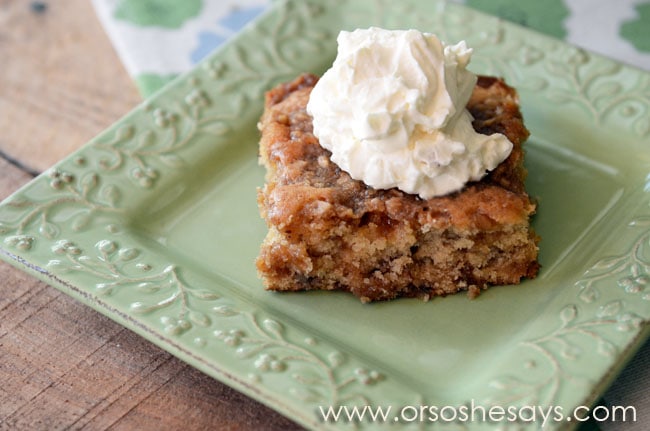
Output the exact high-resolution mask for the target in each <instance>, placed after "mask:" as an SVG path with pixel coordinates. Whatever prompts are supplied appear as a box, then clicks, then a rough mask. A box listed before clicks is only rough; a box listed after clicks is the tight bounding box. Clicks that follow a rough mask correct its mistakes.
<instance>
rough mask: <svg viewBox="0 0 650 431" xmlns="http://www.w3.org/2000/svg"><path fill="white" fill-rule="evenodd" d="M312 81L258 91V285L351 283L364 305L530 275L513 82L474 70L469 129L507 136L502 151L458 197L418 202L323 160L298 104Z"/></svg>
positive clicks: (531, 207)
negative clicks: (508, 146) (261, 97)
mask: <svg viewBox="0 0 650 431" xmlns="http://www.w3.org/2000/svg"><path fill="white" fill-rule="evenodd" d="M317 80H318V78H317V77H316V76H313V75H307V74H305V75H302V76H300V77H298V78H297V79H295V80H294V81H292V82H289V83H285V84H281V85H279V86H277V87H275V88H274V89H272V90H271V91H269V92H268V93H267V94H266V102H265V111H264V114H263V116H262V118H261V121H260V124H259V128H260V130H261V133H262V137H261V141H260V161H261V163H262V164H263V165H264V166H265V167H266V169H267V174H266V184H265V185H264V187H263V188H262V189H260V190H259V193H258V204H259V207H260V211H261V214H262V217H263V218H264V219H265V220H266V223H267V224H268V227H269V232H268V234H267V236H266V238H265V240H264V242H263V244H262V247H261V252H260V255H259V257H258V259H257V262H256V263H257V269H258V271H259V274H260V275H261V276H262V279H263V280H264V284H265V287H266V288H267V289H269V290H278V291H295V290H311V289H326V290H348V291H350V292H352V293H353V294H354V295H356V296H357V297H359V298H360V299H361V301H363V302H369V301H375V300H387V299H393V298H396V297H400V296H408V297H414V296H415V297H420V298H423V299H428V298H429V297H431V296H436V295H447V294H450V293H455V292H458V291H461V290H466V291H468V294H469V295H470V296H471V297H474V296H476V295H477V294H478V293H479V292H480V290H481V289H485V288H487V287H488V286H489V285H495V284H517V283H519V282H520V280H521V279H522V278H523V277H528V278H533V277H535V276H536V274H537V270H538V268H539V265H538V263H537V242H538V237H537V236H536V235H535V233H534V232H533V230H532V229H531V227H530V224H529V218H530V216H531V215H532V214H533V213H534V212H535V203H534V202H533V201H532V200H531V198H530V197H529V196H528V195H527V193H526V191H525V189H524V179H525V177H526V170H525V168H524V166H523V161H524V152H523V149H522V144H523V143H524V141H525V140H526V138H527V137H528V131H527V129H526V128H525V126H524V124H523V121H522V116H521V113H520V111H519V105H518V98H517V94H516V91H515V90H514V89H513V88H511V87H509V86H508V85H506V84H505V82H504V81H503V80H501V79H498V78H492V77H486V76H481V77H479V79H478V83H477V85H476V88H475V89H474V92H473V94H472V97H471V98H470V100H469V103H468V106H467V107H468V109H469V111H470V112H471V114H472V116H473V117H474V122H473V126H474V128H475V130H476V131H478V132H479V133H483V134H491V133H495V132H498V133H502V134H504V135H505V136H507V137H508V139H509V140H510V141H511V142H512V143H513V149H512V152H511V153H510V155H509V156H508V158H507V159H506V160H505V161H504V162H502V163H501V164H500V165H499V166H498V167H497V168H496V169H494V170H493V171H492V172H490V173H489V174H488V175H487V176H485V177H484V178H483V179H482V180H481V181H477V182H474V183H469V184H467V185H466V186H465V187H464V188H463V189H462V190H461V191H459V192H456V193H453V194H450V195H447V196H442V197H434V198H431V199H428V200H423V199H421V198H419V197H418V196H416V195H413V194H408V193H404V192H402V191H400V190H398V189H389V190H377V189H374V188H371V187H369V186H366V185H365V184H364V183H363V182H361V181H358V180H354V179H352V178H351V177H350V176H349V175H348V174H347V173H346V172H344V171H342V170H341V169H340V168H338V166H336V165H335V164H334V163H332V162H331V160H330V153H329V151H327V150H326V149H324V148H323V147H322V146H321V145H320V144H319V142H318V139H317V138H316V137H315V136H314V135H313V133H312V119H311V117H310V116H309V114H307V112H306V110H305V107H306V105H307V101H308V100H309V95H310V92H311V90H312V88H313V86H314V85H315V84H316V82H317Z"/></svg>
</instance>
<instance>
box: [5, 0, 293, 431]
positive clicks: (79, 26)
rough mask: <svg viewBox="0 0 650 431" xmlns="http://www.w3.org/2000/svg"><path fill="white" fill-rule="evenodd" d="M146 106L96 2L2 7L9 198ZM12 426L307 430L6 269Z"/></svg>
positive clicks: (22, 1)
mask: <svg viewBox="0 0 650 431" xmlns="http://www.w3.org/2000/svg"><path fill="white" fill-rule="evenodd" d="M140 100H141V98H140V96H139V94H138V92H137V90H136V88H135V86H134V84H133V82H132V80H131V78H130V77H129V76H128V75H127V73H126V71H125V70H124V69H123V68H122V64H121V62H120V60H119V59H118V58H117V56H116V54H115V52H114V51H113V48H112V46H111V44H110V42H109V40H108V39H107V37H106V35H105V33H104V31H103V28H102V27H101V26H100V23H99V22H98V20H97V18H96V16H95V13H94V10H93V9H92V6H91V4H90V2H89V1H88V0H67V1H65V2H45V1H40V2H36V1H29V0H0V200H1V199H3V198H5V197H7V196H8V195H9V194H10V193H12V192H13V191H15V190H16V189H17V188H18V187H20V186H21V185H23V184H25V183H27V182H28V181H30V180H31V179H32V178H33V177H34V176H35V175H37V174H38V173H40V172H42V171H43V170H45V169H47V168H48V167H50V166H51V165H52V164H54V163H55V162H57V161H58V160H60V159H61V158H63V157H64V156H65V155H67V154H68V153H70V152H71V151H72V150H74V149H76V148H78V147H80V146H81V145H83V144H84V143H85V142H86V141H88V140H89V139H90V138H92V137H93V136H94V135H96V134H97V133H99V132H100V131H102V130H103V129H104V128H106V127H107V126H109V125H110V124H111V123H113V122H114V121H115V120H117V119H118V118H119V117H121V116H122V115H124V114H125V113H126V112H128V111H129V110H131V108H133V107H134V106H135V105H136V104H137V103H138V102H139V101H140ZM0 429H1V430H4V429H10V430H59V429H66V430H67V429H89V430H103V429H124V430H179V429H183V430H206V429H228V430H249V429H250V430H261V429H263V430H273V429H283V430H291V429H299V427H298V426H297V425H296V424H294V423H293V422H291V421H290V420H288V419H286V418H284V417H283V416H281V415H279V414H278V413H275V412H274V411H272V410H270V409H269V408H267V407H265V406H263V405H261V404H259V403H257V402H256V401H253V400H251V399H250V398H248V397H246V396H245V395H242V394H241V393H239V392H237V391H235V390H233V389H231V388H229V387H227V386H225V385H223V384H221V383H220V382H218V381H216V380H214V379H212V378H211V377H208V376H206V375H204V374H202V373H201V372H199V371H197V370H195V369H194V368H192V367H190V366H188V365H186V364H185V363H183V362H181V361H179V360H178V359H176V358H174V357H173V356H171V355H170V354H168V353H166V352H165V351H163V350H161V349H159V348H158V347H156V346H154V345H152V344H151V343H149V342H148V341H145V340H144V339H142V338H140V337H139V336H137V335H135V334H134V333H132V332H130V331H129V330H126V329H124V328H122V327H121V326H119V325H117V324H116V323H114V322H113V321H111V320H109V319H108V318H106V317H104V316H102V315H101V314H99V313H97V312H95V311H94V310H92V309H90V308H89V307H86V306H85V305H82V304H81V303H79V302H77V301H75V300H73V299H71V298H69V297H68V296H66V295H65V294H63V293H61V292H59V291H58V290H56V289H54V288H53V287H50V286H48V285H46V284H45V283H42V282H40V281H37V280H36V279H34V278H32V277H30V276H28V275H25V274H24V273H22V272H21V271H19V270H17V269H14V268H13V267H11V266H9V265H7V264H5V263H2V262H0Z"/></svg>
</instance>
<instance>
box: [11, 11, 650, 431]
mask: <svg viewBox="0 0 650 431" xmlns="http://www.w3.org/2000/svg"><path fill="white" fill-rule="evenodd" d="M371 25H376V26H381V27H387V28H407V27H412V28H418V29H420V30H423V31H430V32H434V33H437V34H438V35H440V36H441V37H442V38H443V39H444V40H447V41H450V42H455V41H458V40H461V39H465V40H467V41H468V43H469V45H470V46H472V47H474V48H475V56H474V59H473V61H472V65H471V67H472V69H473V70H474V71H476V72H479V73H489V74H498V75H502V76H505V77H506V79H507V81H508V82H509V83H511V84H512V85H514V86H516V87H517V88H518V90H519V92H520V95H521V103H522V105H523V109H524V115H525V118H526V123H527V125H528V127H529V128H530V130H531V132H532V136H531V139H530V141H529V143H528V144H527V148H528V154H527V166H528V168H529V172H530V174H529V180H528V189H529V191H530V192H531V194H532V195H534V196H536V197H538V198H539V212H538V214H537V216H536V218H535V220H534V225H535V228H536V230H537V231H538V232H539V234H540V235H541V236H542V242H541V254H540V260H541V263H542V265H543V268H542V270H541V272H540V274H539V277H538V278H537V279H535V280H529V281H526V282H524V283H523V284H521V285H520V286H501V287H495V288H493V289H491V290H488V291H487V292H485V293H484V294H482V295H481V296H480V297H479V298H478V299H476V300H473V301H471V300H469V299H467V298H466V297H465V295H455V296H450V297H446V298H439V299H434V300H432V301H430V302H426V303H425V302H420V301H418V300H410V299H406V300H399V301H393V302H388V303H378V304H371V305H363V304H361V303H360V302H359V301H358V300H357V299H355V298H353V297H352V296H351V295H348V294H344V293H323V292H312V293H298V294H274V293H270V292H266V291H264V290H263V288H262V285H261V282H260V281H259V280H258V278H257V276H256V271H255V267H254V259H255V257H256V255H257V252H258V247H259V244H260V242H261V241H262V238H263V237H264V234H265V231H266V228H265V225H264V223H263V222H262V220H261V219H260V217H259V215H258V210H257V206H256V187H259V186H260V185H262V183H263V176H264V172H263V169H262V168H261V167H259V166H258V164H257V140H258V132H257V130H256V123H257V120H258V118H259V115H260V113H261V110H262V104H263V93H264V91H265V90H267V89H269V88H270V87H271V86H272V85H273V84H275V83H277V82H280V81H283V80H289V79H292V78H293V77H295V76H296V75H297V74H298V73H300V72H315V73H322V72H323V71H324V70H325V69H326V68H327V67H328V66H329V65H330V64H331V62H332V60H333V58H334V55H335V52H336V43H335V37H336V35H337V34H338V31H339V30H340V29H353V28H357V27H367V26H371ZM649 136H650V75H649V74H648V73H645V72H642V71H640V70H636V69H633V68H630V67H626V66H623V65H621V64H618V63H615V62H612V61H609V60H607V59H603V58H600V57H597V56H595V55H592V54H590V53H587V52H585V51H583V50H580V49H577V48H575V47H572V46H569V45H566V44H564V43H562V42H559V41H557V40H554V39H550V38H547V37H544V36H541V35H539V34H536V33H532V32H530V31H528V30H526V29H523V28H520V27H517V26H514V25H511V24H508V23H505V22H502V21H499V20H498V19H496V18H493V17H488V16H485V15H482V14H480V13H477V12H475V11H472V10H470V9H466V8H464V7H462V6H458V5H452V4H449V5H445V3H444V2H436V1H430V2H426V4H425V2H419V1H415V0H412V1H401V2H394V1H382V0H376V1H372V0H364V1H331V2H330V1H324V0H323V1H317V0H310V1H288V2H286V1H279V2H276V3H275V4H274V6H273V7H272V9H271V10H270V11H269V12H268V13H267V14H265V15H264V16H263V17H262V18H261V19H259V20H258V21H256V22H255V23H254V24H252V25H251V26H249V27H247V28H246V29H245V30H244V31H243V32H241V34H239V35H238V36H237V37H236V38H235V39H234V40H232V42H231V43H228V44H227V45H225V46H223V47H222V48H221V49H220V50H219V51H217V52H215V53H214V54H213V55H212V56H211V57H210V58H208V59H206V60H205V61H204V62H203V63H201V64H200V65H199V66H198V67H197V68H196V69H195V70H193V71H192V72H190V73H189V74H186V75H184V76H182V77H181V78H180V79H178V80H176V81H174V82H173V83H172V84H171V85H169V86H167V87H166V88H165V89H163V90H162V91H161V92H159V93H158V94H156V95H155V96H154V97H152V98H151V99H149V100H148V101H146V102H145V103H144V104H142V105H141V106H139V107H138V108H136V109H135V110H134V111H133V112H131V113H130V114H128V115H127V116H126V117H124V118H123V119H122V120H120V121H118V122H117V123H116V124H115V125H114V126H112V127H110V128H109V129H108V130H106V131H105V132H104V133H102V134H101V135H100V136H98V137H97V138H95V139H93V140H92V141H91V142H89V143H88V144H87V145H85V146H84V147H83V148H82V149H81V150H79V151H78V152H76V153H75V154H72V155H71V156H70V157H68V158H67V159H65V160H63V161H61V162H60V163H58V164H57V165H56V166H54V167H53V168H52V169H50V170H49V171H47V172H45V173H44V174H43V175H41V176H39V177H38V178H36V179H35V180H34V181H32V182H31V183H30V184H28V185H27V186H26V187H24V188H23V189H21V190H20V191H18V192H17V193H16V194H14V195H13V196H11V197H10V198H8V199H7V200H6V201H4V202H3V203H2V204H1V206H0V257H2V258H3V259H6V260H7V261H8V262H10V263H12V264H14V265H16V266H17V267H19V268H22V269H24V270H25V271H28V272H30V273H31V274H33V275H35V276H37V277H39V278H41V279H42V280H45V281H46V282H48V283H50V284H52V285H53V286H56V287H57V288H60V289H61V290H63V291H64V292H66V293H68V294H70V295H72V296H73V297H75V298H77V299H79V300H80V301H83V302H84V303H86V304H88V305H90V306H91V307H93V308H95V309H97V310H98V311H99V312H101V313H103V314H106V315H107V316H109V317H111V318H113V319H114V320H116V321H117V322H119V323H121V324H122V325H124V326H125V327H127V328H130V329H132V330H133V331H135V332H137V333H138V334H140V335H142V336H143V337H145V338H147V339H149V340H151V341H152V342H153V343H155V344H157V345H159V346H161V347H162V348H164V349H166V350H168V351H169V352H171V353H173V354H174V355H176V356H178V357H179V358H181V359H183V360H185V361H187V362H188V363H190V364H192V365H193V366H195V367H197V368H198V369H200V370H202V371H204V372H205V373H206V374H208V375H210V376H213V377H215V378H217V379H219V380H221V381H224V382H226V383H228V384H229V385H232V386H233V387H235V388H237V389H239V390H241V391H242V392H244V393H246V394H248V395H250V396H252V397H254V398H256V399H258V400H260V401H262V402H264V403H266V404H268V405H269V406H271V407H273V408H275V409H277V410H278V411H280V412H282V413H284V414H286V415H287V416H289V417H291V418H292V419H294V420H296V421H297V422H299V423H301V424H303V425H305V426H307V427H310V428H315V429H319V428H338V427H347V426H350V425H354V426H357V427H359V428H364V427H369V428H373V429H374V428H376V427H377V426H379V424H378V423H372V422H370V421H362V422H360V423H357V424H350V423H349V422H347V423H343V422H341V423H339V424H334V423H331V422H325V421H323V420H322V418H321V417H320V416H319V413H318V412H319V410H318V407H319V406H328V405H333V406H337V405H342V404H349V405H357V406H361V405H364V404H369V405H373V406H393V408H394V409H395V410H394V412H395V413H397V409H398V408H399V407H402V406H419V405H436V406H443V405H453V406H460V405H467V403H471V402H474V403H475V404H479V403H480V404H483V405H489V404H496V405H501V406H506V405H507V406H525V405H540V406H560V407H562V408H563V409H564V414H566V415H567V417H568V416H569V415H570V413H571V409H573V408H574V407H575V406H578V405H582V404H584V405H590V404H591V403H593V402H594V401H595V400H597V399H598V397H599V395H600V394H601V393H602V391H603V390H604V389H605V388H606V386H607V384H608V383H609V382H610V381H611V380H612V379H613V378H614V377H615V375H616V374H617V372H618V371H619V370H620V369H621V367H622V366H623V365H624V363H625V361H626V360H627V359H628V358H629V357H630V356H631V355H632V354H633V353H634V351H635V349H637V348H638V347H639V346H640V345H641V343H642V342H643V341H644V340H645V338H646V336H647V335H648V328H649V325H648V319H649V318H650V207H649V203H650V197H649V193H650V177H649V176H648V174H649V172H650V139H649ZM406 413H409V414H410V413H412V411H410V412H406ZM447 417H449V416H447ZM391 419H392V417H391ZM409 421H412V415H410V416H409V415H408V414H407V415H406V416H405V417H404V418H402V422H404V423H406V422H409ZM575 422H576V421H575V420H574V421H573V422H571V423H569V422H568V421H566V420H565V421H564V422H562V423H559V422H557V423H551V424H550V426H551V427H558V426H560V425H567V424H568V425H571V424H574V423H575ZM428 424H429V422H428V420H425V421H424V422H419V421H418V420H415V421H412V422H411V423H410V425H412V426H414V427H419V426H422V425H428ZM389 425H390V424H389ZM456 425H462V426H464V427H467V428H472V429H474V428H481V427H483V426H485V427H489V426H490V425H494V424H488V423H471V424H469V423H465V424H458V423H457V424H456ZM523 425H526V423H524V424H523ZM538 425H539V424H538Z"/></svg>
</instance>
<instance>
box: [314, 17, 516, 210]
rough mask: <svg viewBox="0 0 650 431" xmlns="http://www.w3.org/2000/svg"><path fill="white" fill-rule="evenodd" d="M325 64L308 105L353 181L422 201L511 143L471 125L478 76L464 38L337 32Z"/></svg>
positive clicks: (490, 164) (478, 172) (498, 158)
mask: <svg viewBox="0 0 650 431" xmlns="http://www.w3.org/2000/svg"><path fill="white" fill-rule="evenodd" d="M337 41H338V54H337V57H336V60H335V61H334V64H333V65H332V67H331V68H330V69H329V70H328V71H327V72H326V73H325V74H324V75H323V76H322V77H321V79H320V80H319V81H318V83H317V84H316V86H315V87H314V89H313V91H312V93H311V96H310V99H309V102H308V104H307V112H308V113H309V114H310V115H311V116H312V117H313V126H314V134H315V135H316V136H317V137H318V139H319V141H320V144H321V145H322V146H323V147H324V148H326V149H328V150H329V151H331V153H332V157H331V159H332V161H333V162H334V163H336V164H337V165H338V166H339V167H340V168H341V169H343V170H344V171H346V172H348V173H349V174H350V176H351V177H352V178H354V179H356V180H360V181H363V182H364V183H366V184H367V185H369V186H371V187H374V188H378V189H388V188H392V187H397V188H399V189H400V190H403V191H405V192H406V193H412V194H417V195H419V196H420V197H421V198H423V199H429V198H431V197H434V196H441V195H445V194H448V193H451V192H454V191H457V190H459V189H461V188H462V187H463V186H464V185H465V184H466V183H467V182H468V181H477V180H479V179H481V178H482V177H483V176H484V175H485V174H486V172H487V171H490V170H492V169H494V168H495V167H497V166H498V165H499V163H501V162H502V161H503V160H505V159H506V158H507V157H508V155H509V154H510V152H511V150H512V143H511V142H510V141H509V140H508V139H507V138H506V137H505V136H504V135H502V134H493V135H490V136H486V135H482V134H479V133H476V132H475V131H474V128H473V127H472V116H471V114H470V113H469V112H468V111H467V109H466V105H467V101H468V100H469V98H470V96H471V94H472V91H473V89H474V86H475V84H476V79H477V78H476V75H474V74H473V73H472V72H470V71H468V70H467V69H466V67H467V64H468V63H469V61H470V57H471V54H472V50H471V49H469V48H467V46H466V44H465V42H460V43H458V44H456V45H449V46H447V45H445V44H443V43H442V42H441V41H440V40H439V39H438V38H437V37H436V36H435V35H433V34H430V33H421V32H419V31H416V30H384V29H380V28H375V27H372V28H369V29H358V30H355V31H352V32H347V31H342V32H341V33H340V34H339V36H338V38H337Z"/></svg>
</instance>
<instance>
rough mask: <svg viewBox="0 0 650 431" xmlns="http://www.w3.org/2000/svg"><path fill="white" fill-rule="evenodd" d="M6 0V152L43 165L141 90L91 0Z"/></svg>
mask: <svg viewBox="0 0 650 431" xmlns="http://www.w3.org/2000/svg"><path fill="white" fill-rule="evenodd" d="M33 3H34V2H32V1H26V0H4V1H3V0H0V130H2V134H0V152H2V153H3V154H5V155H7V156H8V157H10V158H12V159H14V160H20V161H21V162H22V163H23V164H24V165H25V166H26V167H27V168H29V169H31V170H34V171H43V170H45V169H47V168H48V167H49V166H51V165H52V164H54V163H55V162H57V161H59V160H60V159H61V158H63V156H65V155H67V154H69V153H70V152H71V151H73V150H74V149H76V148H79V147H80V146H81V145H82V144H83V143H85V142H86V141H88V140H89V139H90V138H92V137H93V136H95V135H96V134H97V133H98V132H99V131H101V130H102V129H104V128H105V127H107V126H109V125H110V124H112V123H113V122H114V121H115V120H117V119H118V118H120V117H121V116H122V115H123V114H125V113H126V112H127V111H128V110H129V109H131V108H132V107H134V106H135V105H136V104H137V103H138V102H139V101H140V96H139V94H138V92H137V90H136V87H135V85H134V84H133V82H132V80H131V79H130V77H129V76H128V75H127V74H126V72H125V71H124V69H123V67H122V65H121V63H120V61H119V59H118V58H117V56H116V54H115V52H114V50H113V48H112V46H111V43H110V41H109V40H108V38H107V37H106V35H105V34H104V32H103V29H102V28H101V26H100V25H99V22H98V20H97V19H96V17H95V15H94V10H93V9H92V6H91V3H90V2H89V1H87V0H67V1H66V2H50V3H44V2H40V3H42V4H44V5H46V6H45V9H43V11H41V12H36V11H35V10H36V9H35V8H34V6H33Z"/></svg>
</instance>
